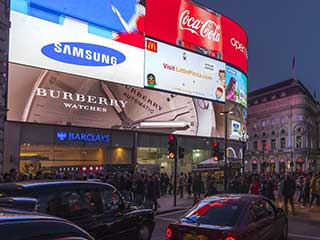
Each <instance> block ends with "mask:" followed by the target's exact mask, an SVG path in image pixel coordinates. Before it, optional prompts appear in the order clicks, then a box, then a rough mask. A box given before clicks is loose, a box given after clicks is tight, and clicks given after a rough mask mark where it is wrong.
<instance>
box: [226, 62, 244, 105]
mask: <svg viewBox="0 0 320 240" xmlns="http://www.w3.org/2000/svg"><path fill="white" fill-rule="evenodd" d="M226 83H227V87H226V100H230V101H234V102H237V103H240V104H242V105H243V106H245V107H246V106H247V93H248V79H247V77H246V75H244V74H243V73H242V72H240V71H238V70H236V69H235V68H232V67H229V66H226Z"/></svg>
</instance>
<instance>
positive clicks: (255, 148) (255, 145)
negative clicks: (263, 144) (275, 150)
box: [253, 141, 258, 151]
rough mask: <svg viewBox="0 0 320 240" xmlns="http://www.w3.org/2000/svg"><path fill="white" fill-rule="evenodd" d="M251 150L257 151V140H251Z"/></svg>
mask: <svg viewBox="0 0 320 240" xmlns="http://www.w3.org/2000/svg"><path fill="white" fill-rule="evenodd" d="M253 150H254V151H257V150H258V142H257V141H254V142H253Z"/></svg>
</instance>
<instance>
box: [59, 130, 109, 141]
mask: <svg viewBox="0 0 320 240" xmlns="http://www.w3.org/2000/svg"><path fill="white" fill-rule="evenodd" d="M56 138H57V140H58V141H60V142H63V141H80V142H101V143H109V142H110V141H111V135H110V134H94V133H75V132H65V131H58V132H57V134H56Z"/></svg>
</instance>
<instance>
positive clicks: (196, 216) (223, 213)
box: [181, 200, 242, 227]
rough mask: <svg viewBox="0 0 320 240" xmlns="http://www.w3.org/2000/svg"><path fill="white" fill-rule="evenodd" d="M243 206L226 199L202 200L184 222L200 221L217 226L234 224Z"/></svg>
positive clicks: (186, 216)
mask: <svg viewBox="0 0 320 240" xmlns="http://www.w3.org/2000/svg"><path fill="white" fill-rule="evenodd" d="M241 210H242V206H241V205H238V204H236V203H232V202H231V201H230V202H225V201H223V200H222V201H201V202H200V203H199V204H198V205H196V206H195V207H194V208H193V209H192V210H191V211H190V212H189V213H187V215H185V216H184V217H185V218H184V217H182V218H181V220H182V221H184V222H189V223H192V222H198V223H201V224H208V225H216V226H230V227H231V226H234V225H235V224H236V222H237V221H238V218H239V216H240V213H241Z"/></svg>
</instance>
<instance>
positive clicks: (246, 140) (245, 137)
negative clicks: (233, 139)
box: [239, 132, 249, 175]
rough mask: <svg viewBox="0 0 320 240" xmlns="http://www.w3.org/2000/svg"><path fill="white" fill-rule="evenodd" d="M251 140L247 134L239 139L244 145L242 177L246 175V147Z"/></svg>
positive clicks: (243, 134)
mask: <svg viewBox="0 0 320 240" xmlns="http://www.w3.org/2000/svg"><path fill="white" fill-rule="evenodd" d="M248 139H249V135H248V134H247V133H245V132H243V133H242V135H241V137H240V138H239V141H240V142H241V143H242V164H241V167H242V175H244V166H245V150H246V145H247V142H248Z"/></svg>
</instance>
